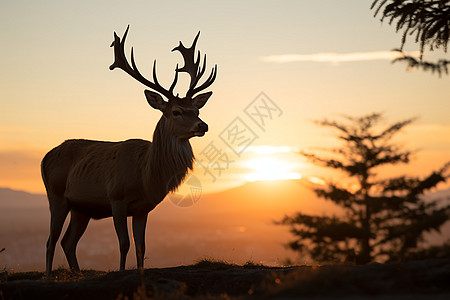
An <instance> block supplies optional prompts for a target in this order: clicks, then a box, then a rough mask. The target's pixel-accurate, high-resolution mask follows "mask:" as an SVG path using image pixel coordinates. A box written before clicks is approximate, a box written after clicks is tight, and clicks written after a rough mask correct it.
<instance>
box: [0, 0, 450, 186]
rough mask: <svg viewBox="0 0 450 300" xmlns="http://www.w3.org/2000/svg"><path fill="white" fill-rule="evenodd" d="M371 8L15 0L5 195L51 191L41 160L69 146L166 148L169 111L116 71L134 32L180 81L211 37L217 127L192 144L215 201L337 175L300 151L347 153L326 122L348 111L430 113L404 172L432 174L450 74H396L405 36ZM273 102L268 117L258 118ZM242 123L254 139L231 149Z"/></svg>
mask: <svg viewBox="0 0 450 300" xmlns="http://www.w3.org/2000/svg"><path fill="white" fill-rule="evenodd" d="M371 2H372V1H371V0H370V1H369V0H367V1H362V0H341V1H335V0H316V1H298V0H295V1H223V2H218V1H164V2H163V1H106V0H99V1H85V0H79V1H56V0H54V1H17V0H2V1H1V2H0V28H1V30H0V38H1V41H2V42H1V49H0V53H1V57H2V59H1V60H0V187H9V188H14V189H20V190H25V191H29V192H36V193H43V192H44V187H43V184H42V182H41V178H40V166H39V164H40V160H41V159H42V157H43V156H44V155H45V153H46V152H47V151H49V150H50V149H51V148H53V147H55V146H57V145H59V144H60V143H61V142H63V141H64V140H66V139H69V138H86V139H96V140H108V141H120V140H125V139H129V138H142V139H147V140H151V139H152V133H153V130H154V128H155V125H156V123H157V121H158V119H159V118H160V115H161V113H160V112H159V111H156V110H153V109H152V108H151V107H150V106H148V104H147V102H146V100H145V97H144V95H143V90H144V88H145V87H144V86H142V85H141V84H140V83H138V82H136V81H135V80H134V79H132V78H131V77H129V76H128V75H127V74H125V73H124V72H122V71H121V70H118V69H116V70H114V71H110V70H109V68H108V67H109V66H110V65H111V64H112V62H113V49H112V48H110V44H111V42H112V41H113V32H114V31H116V32H117V34H118V35H119V36H122V35H123V32H124V31H125V29H126V27H127V25H128V24H129V25H130V32H129V35H128V38H127V45H126V51H127V55H128V56H129V53H130V52H129V51H130V48H131V46H133V47H134V51H135V58H136V62H137V65H138V66H139V69H140V71H141V72H142V73H143V74H145V75H147V77H150V76H151V71H152V62H153V60H154V59H157V62H158V78H159V80H160V82H162V83H163V84H165V85H166V86H168V85H169V84H170V82H171V81H172V78H173V75H174V68H175V66H176V64H177V63H181V62H182V58H181V55H180V54H179V53H177V52H171V51H170V50H171V49H173V48H174V47H175V46H177V45H178V42H179V41H180V40H181V41H183V43H184V44H185V45H190V44H191V43H192V40H193V38H194V37H195V35H196V34H197V32H198V31H199V30H200V31H201V34H200V39H199V42H198V49H199V50H200V51H201V52H202V53H206V54H207V64H208V66H207V68H208V70H209V69H210V68H212V67H213V66H214V64H217V65H218V75H217V79H216V81H215V83H214V84H213V85H212V86H211V87H210V89H211V90H212V91H213V93H214V94H213V96H212V97H211V99H210V100H209V102H208V103H207V105H206V106H205V107H204V108H203V109H202V110H201V118H202V119H203V120H204V121H205V122H206V123H208V125H209V128H210V131H209V132H208V133H207V134H206V136H205V137H203V138H194V139H192V142H191V143H192V146H193V149H194V153H195V154H196V156H197V158H198V161H199V162H200V163H201V165H197V167H196V173H195V174H196V175H197V176H198V178H200V181H201V185H202V188H203V189H204V191H205V192H212V191H217V190H221V189H226V188H229V187H232V186H236V185H239V184H242V183H244V182H247V181H255V180H262V179H299V178H310V179H311V180H317V178H319V177H321V176H325V177H326V176H327V175H326V174H325V173H323V171H322V170H320V169H317V168H315V167H313V166H311V165H310V164H308V163H307V162H306V161H305V160H303V159H302V158H301V157H300V156H299V155H298V154H296V152H298V151H299V150H308V149H312V148H314V147H331V146H335V145H336V144H335V140H334V138H333V132H331V131H329V130H324V129H323V128H318V127H317V126H316V125H315V124H314V123H313V122H312V121H314V120H317V119H324V118H331V119H333V118H337V119H338V118H339V117H340V116H341V115H343V114H345V115H355V116H360V115H364V114H369V113H372V112H384V113H385V117H386V122H387V124H388V123H390V122H395V121H398V120H402V119H407V118H411V117H419V118H418V120H417V121H416V122H415V123H414V124H413V125H411V126H409V127H407V128H406V129H405V130H404V131H403V132H402V133H401V134H399V137H398V141H399V143H400V144H401V145H404V146H405V147H407V148H408V149H412V150H419V151H418V152H417V154H416V155H415V156H414V158H415V160H414V161H413V162H412V163H411V164H410V165H409V166H405V167H403V168H397V169H396V170H395V172H408V174H411V175H426V174H427V173H429V172H430V171H432V170H434V169H438V168H439V167H441V166H442V165H443V164H444V163H445V162H446V161H448V160H450V118H449V113H450V104H449V100H450V99H449V98H450V82H449V79H450V77H448V76H443V77H442V78H439V77H438V76H437V75H432V74H430V73H424V72H421V71H412V72H408V71H406V70H405V66H404V65H402V64H400V63H398V64H394V65H392V64H391V59H392V58H393V57H394V56H393V55H394V54H393V53H392V52H389V51H390V50H391V49H394V48H397V47H399V46H400V39H401V34H398V33H395V28H394V27H392V26H389V25H388V24H387V23H384V24H381V23H380V21H379V19H378V18H374V17H373V12H372V11H371V10H370V4H371ZM405 50H407V51H410V52H412V53H413V54H414V51H417V50H418V47H417V46H416V45H414V44H412V43H408V44H407V45H406V49H405ZM426 56H427V58H429V59H430V60H433V59H436V58H438V57H442V56H446V57H447V58H448V54H445V53H443V52H440V51H436V52H435V53H431V54H430V53H426ZM183 77H184V76H183ZM187 82H188V81H187V78H185V77H184V78H180V81H179V83H178V85H177V89H176V91H177V92H179V93H180V94H184V93H185V91H186V88H187V86H186V84H187ZM262 103H263V104H266V105H267V106H265V110H264V108H263V109H262V110H263V111H265V112H266V115H265V116H266V117H264V118H262V119H261V118H259V119H258V118H256V117H255V115H254V114H252V110H253V109H254V108H255V105H259V106H261V104H262ZM258 122H259V123H258ZM261 122H264V123H261ZM242 126H244V127H242ZM238 127H239V128H246V130H247V135H246V136H245V137H244V138H243V139H241V142H236V140H234V141H231V140H230V136H229V133H230V130H231V129H233V128H238ZM213 154H214V156H213ZM212 156H213V157H212ZM208 160H210V161H208ZM202 163H203V164H202ZM219 164H220V168H219ZM205 166H209V167H210V169H208V170H207V169H206V167H205ZM208 171H210V172H208ZM391 171H392V170H391Z"/></svg>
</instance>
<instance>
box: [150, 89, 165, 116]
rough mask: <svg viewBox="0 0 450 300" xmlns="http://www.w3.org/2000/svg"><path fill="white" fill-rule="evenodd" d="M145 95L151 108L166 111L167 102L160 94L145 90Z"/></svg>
mask: <svg viewBox="0 0 450 300" xmlns="http://www.w3.org/2000/svg"><path fill="white" fill-rule="evenodd" d="M144 95H145V97H146V98H147V102H148V104H150V106H151V107H153V108H154V109H158V110H160V111H162V112H164V111H165V110H166V107H167V102H166V101H164V99H163V98H162V97H161V95H160V94H158V93H155V92H152V91H149V90H145V91H144Z"/></svg>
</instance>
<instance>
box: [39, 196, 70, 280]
mask: <svg viewBox="0 0 450 300" xmlns="http://www.w3.org/2000/svg"><path fill="white" fill-rule="evenodd" d="M48 200H49V203H50V234H49V237H48V240H47V253H46V262H45V275H46V276H47V277H49V276H50V274H51V272H52V265H53V257H54V255H55V246H56V242H57V241H58V239H59V236H60V235H61V230H62V228H63V226H64V221H65V220H66V217H67V215H68V214H69V210H70V208H69V203H68V202H67V200H66V199H64V197H59V196H57V195H53V194H48Z"/></svg>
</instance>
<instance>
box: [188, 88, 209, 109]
mask: <svg viewBox="0 0 450 300" xmlns="http://www.w3.org/2000/svg"><path fill="white" fill-rule="evenodd" d="M211 95H212V92H207V93H203V94H200V95H197V96H195V97H194V99H192V105H194V106H195V107H197V108H198V109H200V108H202V107H203V106H204V105H205V104H206V101H208V99H209V97H211Z"/></svg>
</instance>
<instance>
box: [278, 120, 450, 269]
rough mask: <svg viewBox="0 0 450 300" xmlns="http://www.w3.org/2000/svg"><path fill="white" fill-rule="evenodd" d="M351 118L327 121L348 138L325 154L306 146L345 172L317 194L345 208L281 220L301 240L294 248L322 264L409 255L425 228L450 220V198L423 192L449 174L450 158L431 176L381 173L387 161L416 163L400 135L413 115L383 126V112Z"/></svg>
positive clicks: (340, 136) (317, 159) (323, 162)
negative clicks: (397, 137)
mask: <svg viewBox="0 0 450 300" xmlns="http://www.w3.org/2000/svg"><path fill="white" fill-rule="evenodd" d="M345 118H346V122H336V121H329V120H324V121H320V122H317V123H318V124H319V125H320V126H324V127H330V128H332V129H334V130H337V132H338V135H337V138H338V139H339V140H340V141H341V142H342V143H343V144H342V146H341V147H340V148H338V149H328V150H330V151H327V153H328V154H322V155H323V156H327V157H323V156H321V155H318V154H315V153H310V152H302V153H301V155H303V156H305V157H306V158H308V159H309V160H310V161H312V162H313V163H315V164H317V165H319V166H323V167H327V168H331V169H335V170H338V171H341V172H343V173H344V174H346V175H347V176H346V177H345V179H344V180H342V181H341V182H331V181H329V182H327V183H326V184H325V185H324V186H317V187H315V188H314V191H315V193H316V194H317V196H318V197H321V198H324V199H326V200H328V201H331V202H334V203H335V204H336V205H338V206H339V207H341V208H342V210H343V212H344V214H339V215H334V216H312V215H306V214H303V213H301V212H298V213H295V214H293V215H290V216H286V217H285V218H284V219H283V220H281V221H280V222H278V224H282V225H288V226H289V227H290V231H291V233H292V234H293V235H294V237H295V239H294V240H293V241H291V242H290V243H289V244H288V246H289V247H290V248H291V249H293V250H295V251H298V252H300V254H302V255H308V256H310V257H311V258H313V259H314V260H315V261H317V262H345V261H347V262H352V263H360V264H365V263H369V262H371V261H402V260H405V259H407V258H409V257H413V254H414V253H415V252H417V251H419V250H422V249H421V248H420V242H421V241H422V240H423V236H424V233H425V232H430V231H433V230H434V231H438V232H439V230H440V228H441V226H442V225H443V224H444V223H445V222H446V221H447V220H448V219H449V216H450V205H448V200H449V199H435V200H430V199H428V200H426V199H424V197H423V195H424V193H425V192H427V191H429V190H430V189H432V188H433V187H436V186H437V185H438V184H439V183H441V182H445V181H446V180H447V179H448V177H449V175H448V174H447V173H448V170H449V169H450V163H447V164H446V165H444V166H443V167H442V168H441V169H440V170H438V171H435V172H432V173H431V174H430V175H428V176H426V177H425V178H417V177H411V176H399V177H395V178H388V179H382V178H381V177H380V176H377V175H378V174H377V173H378V172H379V171H378V169H379V168H380V167H382V166H387V165H396V164H401V163H409V161H410V156H411V152H410V151H407V150H403V149H402V148H401V147H399V146H397V145H396V144H395V143H394V142H393V141H392V138H393V136H394V135H395V134H396V133H398V132H399V131H400V130H402V129H403V128H404V127H405V126H407V125H409V124H411V122H413V121H414V119H408V120H404V121H400V122H396V123H394V124H392V125H390V126H387V127H386V128H384V129H380V126H379V123H380V121H381V120H382V115H381V114H379V113H373V114H369V115H366V116H363V117H358V118H354V117H345ZM446 202H447V204H446Z"/></svg>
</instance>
